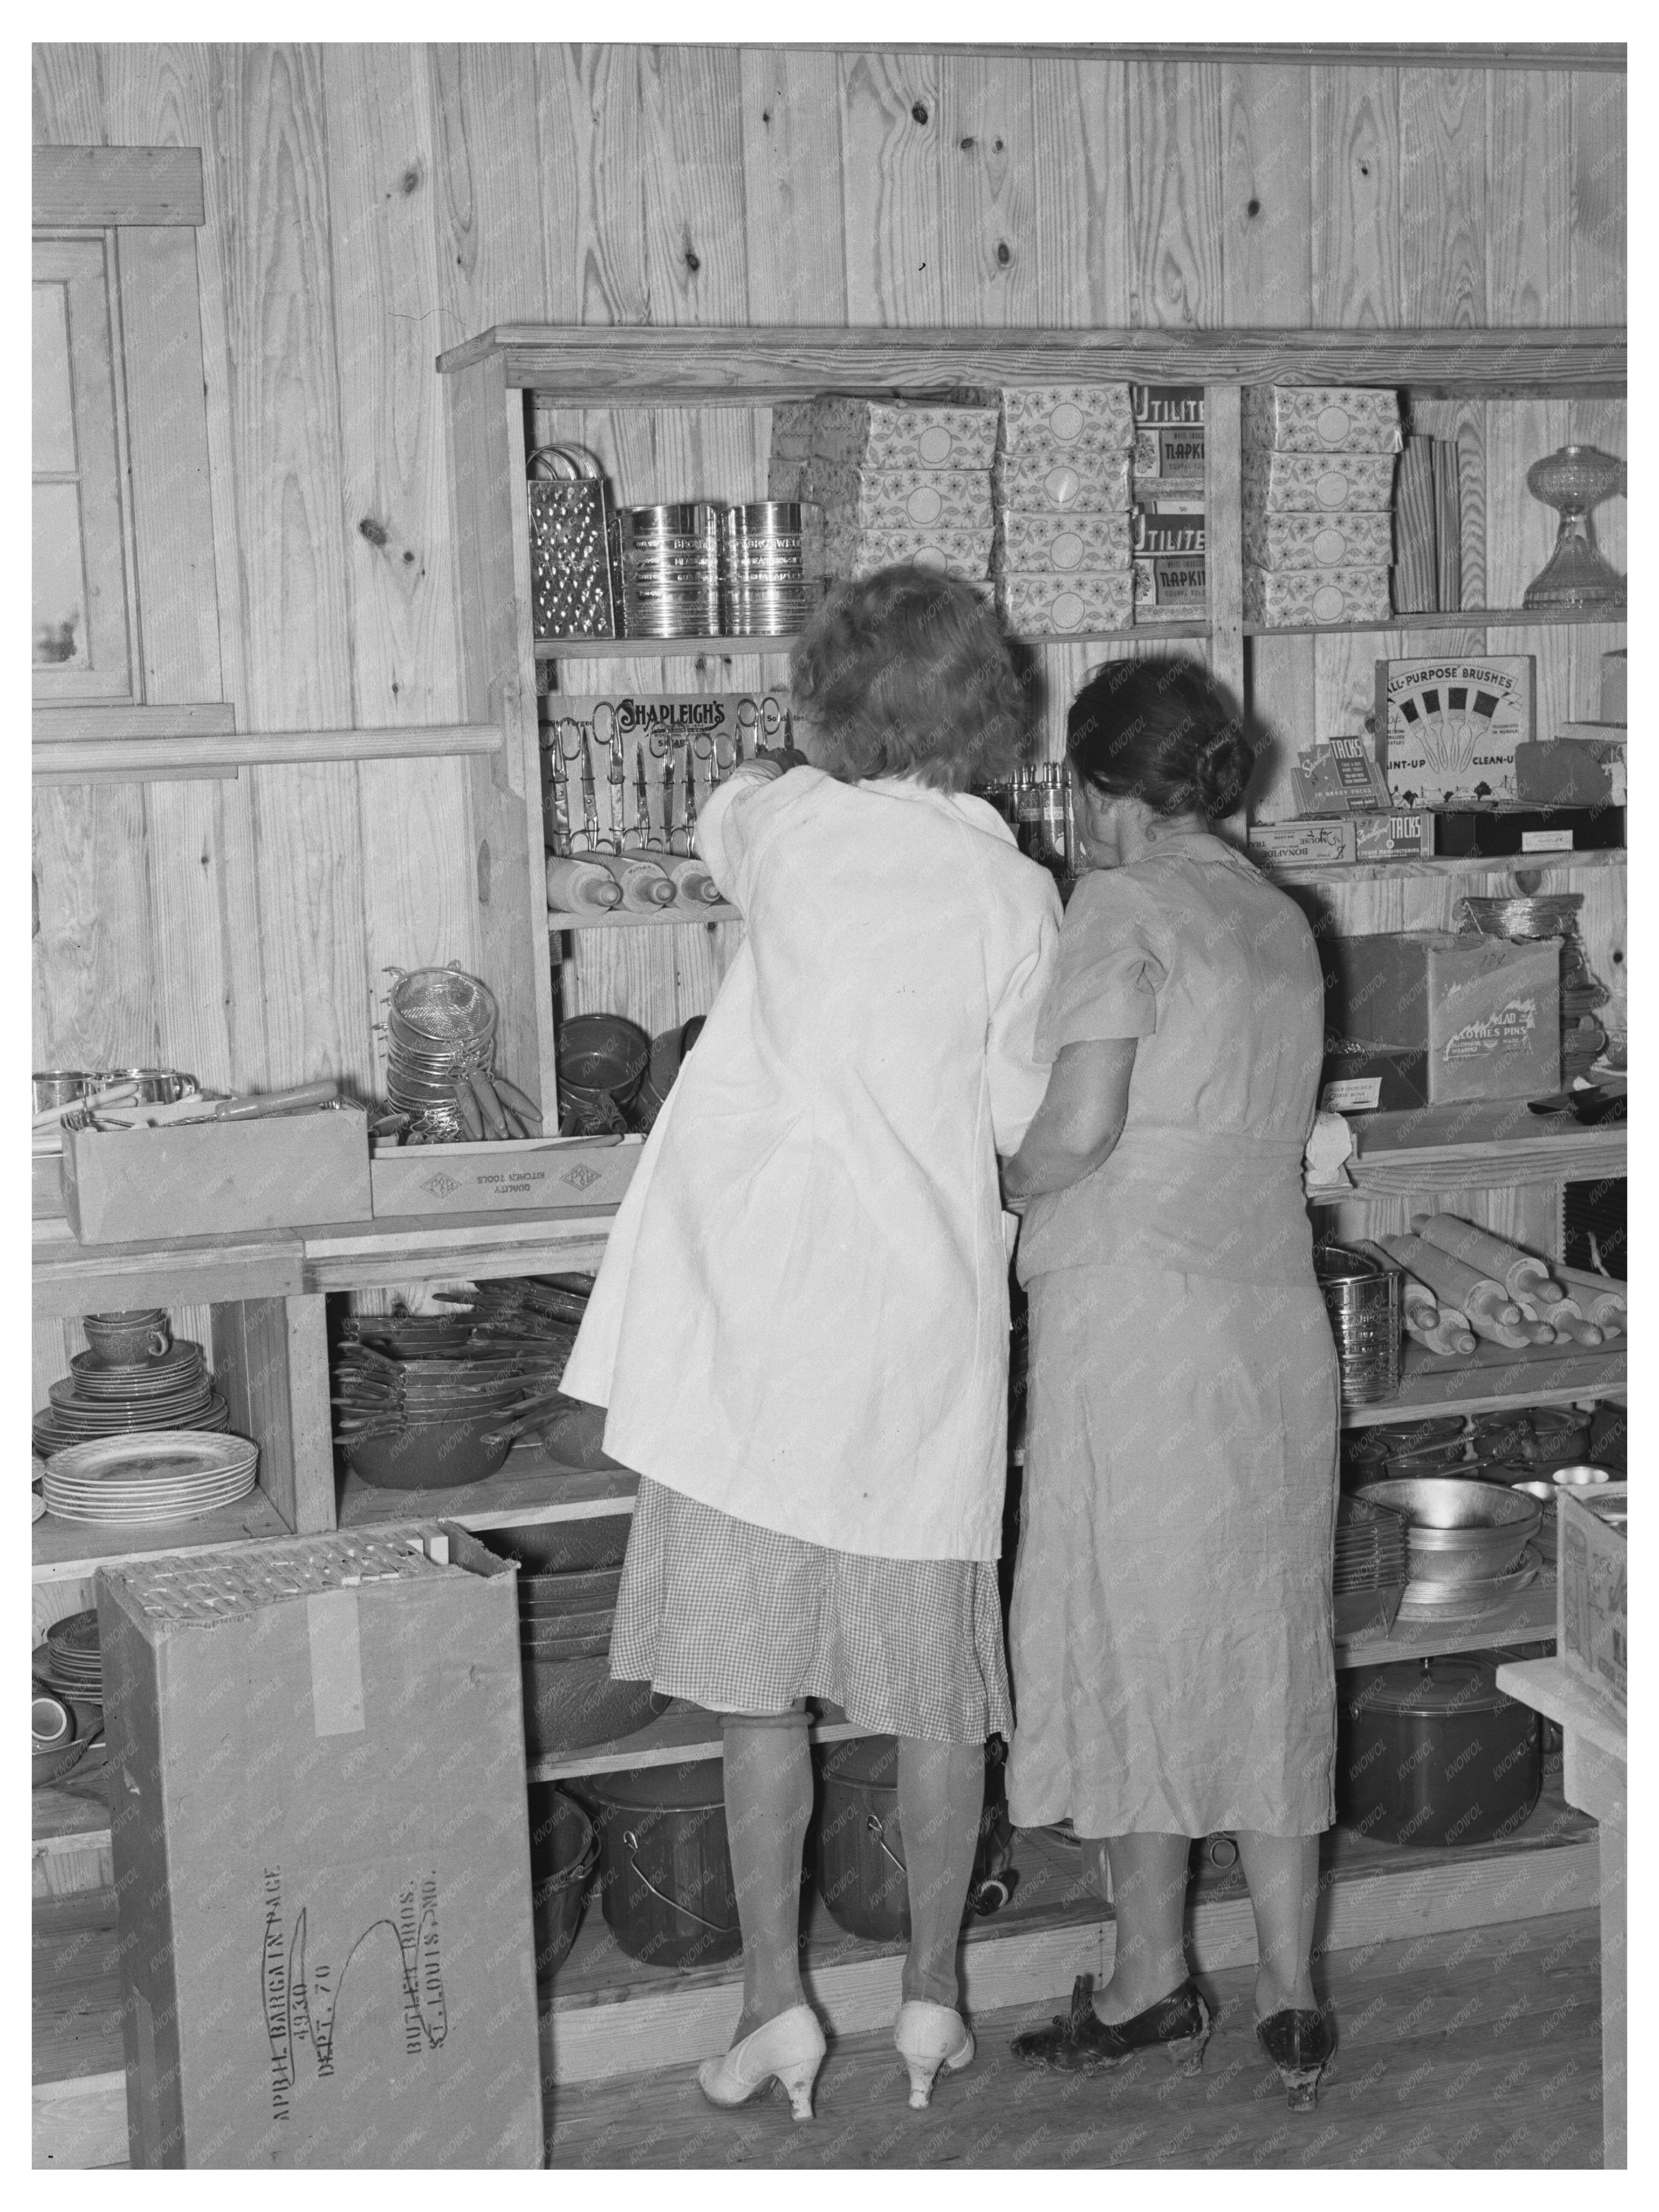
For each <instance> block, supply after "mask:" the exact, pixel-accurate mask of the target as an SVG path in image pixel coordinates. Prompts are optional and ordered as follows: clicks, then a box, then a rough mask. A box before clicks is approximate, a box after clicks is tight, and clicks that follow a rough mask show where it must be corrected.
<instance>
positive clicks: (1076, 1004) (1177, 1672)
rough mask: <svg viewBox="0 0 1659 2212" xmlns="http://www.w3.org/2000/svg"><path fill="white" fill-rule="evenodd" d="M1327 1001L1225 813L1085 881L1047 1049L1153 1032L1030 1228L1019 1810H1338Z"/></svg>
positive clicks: (1061, 1814)
mask: <svg viewBox="0 0 1659 2212" xmlns="http://www.w3.org/2000/svg"><path fill="white" fill-rule="evenodd" d="M1323 1007H1324V992H1323V983H1322V975H1321V970H1320V962H1319V957H1318V954H1317V951H1316V947H1315V945H1314V941H1313V936H1312V933H1311V932H1310V929H1309V927H1308V925H1307V923H1306V921H1304V919H1303V916H1302V915H1301V913H1300V912H1299V911H1298V909H1297V908H1296V906H1295V905H1294V904H1293V903H1292V902H1291V901H1290V900H1289V899H1287V898H1286V897H1285V896H1284V895H1283V894H1282V893H1281V892H1279V891H1277V890H1273V889H1272V888H1271V886H1269V885H1268V884H1266V883H1264V882H1263V881H1262V879H1261V877H1260V876H1259V875H1258V874H1257V873H1256V872H1255V869H1254V868H1252V867H1251V866H1249V863H1248V861H1246V860H1243V859H1242V858H1240V857H1239V856H1238V855H1237V854H1235V853H1234V852H1232V851H1231V848H1229V847H1227V846H1225V845H1224V844H1223V843H1221V842H1220V841H1219V840H1218V839H1216V838H1213V837H1211V836H1182V837H1179V838H1176V839H1171V840H1170V842H1169V844H1168V845H1167V846H1166V847H1165V848H1163V849H1161V850H1159V851H1158V853H1156V854H1153V855H1152V856H1150V857H1148V858H1147V859H1146V860H1141V861H1137V862H1136V863H1134V864H1133V866H1129V867H1126V868H1117V869H1112V870H1103V871H1100V872H1097V873H1095V874H1092V875H1091V876H1089V877H1087V878H1085V880H1084V881H1083V882H1082V883H1081V884H1079V887H1078V889H1077V890H1076V891H1075V892H1074V893H1073V897H1072V901H1071V904H1070V906H1069V908H1068V909H1067V911H1066V921H1065V925H1064V927H1063V929H1062V932H1061V948H1060V971H1059V975H1058V977H1057V980H1056V983H1055V987H1054V997H1053V999H1052V1000H1051V1002H1050V1005H1049V1007H1048V1012H1047V1013H1046V1015H1045V1018H1044V1020H1043V1023H1042V1027H1041V1029H1040V1030H1039V1034H1038V1040H1037V1042H1038V1048H1039V1050H1040V1051H1042V1052H1044V1053H1048V1054H1055V1055H1058V1054H1059V1052H1060V1049H1061V1048H1062V1047H1063V1046H1065V1045H1066V1044H1068V1043H1073V1042H1085V1041H1090V1040H1103V1039H1108V1038H1113V1037H1135V1038H1137V1039H1138V1040H1139V1045H1138V1048H1137V1052H1136V1056H1135V1064H1134V1070H1133V1075H1132V1077H1131V1079H1130V1085H1129V1104H1128V1114H1127V1121H1126V1122H1125V1126H1124V1130H1123V1133H1122V1136H1121V1138H1120V1139H1119V1141H1118V1144H1117V1146H1116V1147H1115V1150H1114V1151H1113V1152H1112V1153H1111V1155H1110V1157H1109V1158H1108V1159H1107V1160H1106V1161H1105V1163H1104V1164H1103V1165H1102V1166H1101V1167H1100V1168H1099V1169H1097V1170H1096V1171H1095V1173H1094V1174H1093V1175H1091V1176H1088V1177H1086V1178H1085V1181H1084V1182H1081V1183H1079V1184H1077V1185H1074V1186H1073V1188H1071V1189H1069V1190H1065V1191H1061V1192H1058V1193H1055V1194H1053V1195H1052V1196H1049V1197H1047V1198H1042V1199H1038V1200H1034V1201H1033V1202H1032V1204H1031V1206H1030V1208H1029V1209H1028V1212H1027V1214H1026V1218H1025V1222H1024V1227H1023V1229H1022V1231H1021V1237H1020V1249H1019V1268H1020V1276H1021V1279H1022V1281H1024V1283H1026V1285H1028V1288H1029V1291H1030V1378H1029V1383H1028V1393H1029V1395H1028V1413H1027V1420H1028V1427H1027V1444H1026V1453H1027V1456H1026V1467H1025V1480H1024V1497H1023V1502H1022V1525H1021V1534H1020V1544H1019V1554H1018V1566H1017V1570H1016V1575H1015V1583H1014V1599H1013V1611H1012V1623H1011V1638H1010V1643H1011V1657H1012V1670H1013V1688H1014V1702H1015V1710H1016V1717H1017V1723H1018V1724H1017V1727H1016V1730H1015V1735H1014V1741H1013V1747H1012V1759H1011V1762H1010V1768H1009V1801H1010V1811H1011V1814H1012V1818H1013V1819H1014V1820H1015V1821H1016V1823H1017V1824H1018V1825H1020V1826H1039V1825H1042V1824H1043V1823H1046V1822H1048V1821H1052V1820H1060V1819H1064V1818H1066V1817H1069V1818H1070V1819H1071V1820H1072V1821H1073V1824H1074V1826H1075V1827H1076V1829H1077V1831H1078V1832H1079V1834H1082V1835H1085V1836H1116V1835H1124V1834H1129V1833H1134V1832H1159V1833H1164V1834H1177V1835H1188V1836H1201V1835H1206V1834H1208V1833H1210V1832H1213V1831H1214V1830H1216V1829H1218V1828H1227V1829H1237V1828H1253V1829H1257V1830H1260V1831H1261V1832H1265V1833H1267V1834H1274V1835H1306V1834H1311V1833H1314V1832H1317V1831H1319V1830H1320V1829H1322V1828H1324V1827H1327V1826H1329V1824H1330V1821H1331V1819H1332V1817H1333V1810H1334V1808H1333V1801H1332V1785H1333V1778H1334V1758H1335V1733H1334V1731H1335V1678H1334V1655H1333V1650H1332V1639H1331V1595H1330V1583H1331V1557H1332V1538H1333V1530H1334V1519H1335V1510H1336V1492H1337V1472H1336V1466H1337V1453H1336V1445H1337V1383H1336V1361H1335V1352H1334V1347H1333V1345H1332V1341H1331V1333H1330V1327H1329V1323H1328V1320H1327V1317H1326V1313H1325V1308H1324V1303H1323V1300H1322V1297H1321V1294H1320V1291H1319V1289H1318V1286H1317V1284H1316V1280H1315V1277H1314V1273H1313V1265H1312V1235H1311V1230H1310V1224H1309V1218H1308V1213H1307V1208H1306V1204H1305V1201H1304V1195H1303V1189H1302V1176H1301V1163H1302V1155H1303V1150H1304V1145H1305V1143H1306V1140H1307V1137H1308V1133H1309V1131H1310V1127H1311V1126H1312V1121H1313V1115H1314V1108H1315V1103H1316V1095H1317V1090H1318V1081H1319V1069H1320V1060H1321V1054H1322V1039H1323Z"/></svg>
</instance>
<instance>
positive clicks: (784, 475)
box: [766, 399, 812, 499]
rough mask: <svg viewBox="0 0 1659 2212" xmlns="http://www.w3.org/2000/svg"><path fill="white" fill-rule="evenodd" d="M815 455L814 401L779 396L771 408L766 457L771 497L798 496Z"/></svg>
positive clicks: (767, 484)
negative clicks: (770, 429) (769, 443)
mask: <svg viewBox="0 0 1659 2212" xmlns="http://www.w3.org/2000/svg"><path fill="white" fill-rule="evenodd" d="M811 455H812V402H811V400H810V399H780V400H778V401H777V402H776V403H775V405H774V407H773V409H772V439H771V445H770V447H769V452H768V454H767V461H766V496H767V497H768V499H799V498H800V496H801V485H802V483H803V482H804V481H805V476H806V465H807V463H808V461H809V460H810V459H811Z"/></svg>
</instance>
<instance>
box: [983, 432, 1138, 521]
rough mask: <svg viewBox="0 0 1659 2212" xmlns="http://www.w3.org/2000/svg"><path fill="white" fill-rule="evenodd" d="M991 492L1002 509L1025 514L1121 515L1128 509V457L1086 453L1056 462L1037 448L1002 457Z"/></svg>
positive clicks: (1073, 454) (994, 474)
mask: <svg viewBox="0 0 1659 2212" xmlns="http://www.w3.org/2000/svg"><path fill="white" fill-rule="evenodd" d="M991 489H992V493H993V495H994V498H995V501H996V503H997V505H998V506H999V507H1014V508H1017V509H1018V511H1019V512H1020V513H1023V514H1070V513H1079V514H1121V513H1123V512H1124V511H1125V510H1126V509H1127V507H1128V505H1129V456H1128V454H1127V453H1087V452H1084V453H1068V454H1066V456H1065V457H1063V458H1056V456H1055V455H1054V454H1053V453H1045V452H1042V451H1041V450H1039V449H1036V448H1034V449H1033V450H1032V451H1031V452H1030V453H999V454H998V455H997V459H996V464H995V466H994V468H993V470H992V471H991Z"/></svg>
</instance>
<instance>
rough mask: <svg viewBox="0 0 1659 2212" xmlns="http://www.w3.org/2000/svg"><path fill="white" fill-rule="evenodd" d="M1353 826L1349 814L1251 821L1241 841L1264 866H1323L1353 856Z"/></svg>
mask: <svg viewBox="0 0 1659 2212" xmlns="http://www.w3.org/2000/svg"><path fill="white" fill-rule="evenodd" d="M1353 830H1354V825H1353V822H1352V818H1351V817H1339V816H1334V815H1326V816H1323V817H1317V818H1314V819H1310V820H1307V821H1290V822H1252V823H1250V824H1249V828H1248V829H1247V830H1246V832H1245V838H1244V842H1245V847H1246V849H1247V850H1248V852H1249V855H1250V858H1251V859H1252V860H1260V861H1261V863H1262V865H1263V866H1266V867H1280V868H1315V867H1326V866H1331V865H1332V864H1334V863H1340V862H1343V861H1349V860H1352V859H1353V857H1354V849H1355V848H1354V834H1353Z"/></svg>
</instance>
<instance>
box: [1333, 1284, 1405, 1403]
mask: <svg viewBox="0 0 1659 2212" xmlns="http://www.w3.org/2000/svg"><path fill="white" fill-rule="evenodd" d="M1314 1272H1315V1273H1316V1275H1317V1277H1318V1279H1319V1286H1320V1288H1321V1290H1322V1291H1323V1292H1324V1294H1325V1310H1326V1311H1327V1313H1328V1315H1329V1316H1330V1322H1331V1334H1332V1336H1333V1337H1334V1339H1335V1342H1336V1359H1337V1370H1338V1373H1339V1375H1340V1378H1341V1385H1342V1402H1343V1404H1344V1405H1345V1406H1372V1405H1376V1404H1378V1403H1380V1402H1381V1401H1383V1400H1385V1399H1389V1398H1392V1397H1395V1395H1397V1394H1398V1392H1399V1389H1400V1334H1401V1299H1400V1282H1401V1279H1400V1277H1399V1275H1398V1274H1397V1273H1395V1271H1394V1270H1393V1269H1392V1268H1390V1267H1382V1266H1380V1265H1379V1264H1378V1262H1377V1261H1375V1260H1368V1259H1367V1258H1366V1257H1365V1255H1364V1253H1363V1252H1352V1251H1350V1250H1349V1249H1347V1247H1346V1245H1342V1244H1321V1245H1318V1246H1316V1248H1315V1251H1314Z"/></svg>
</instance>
